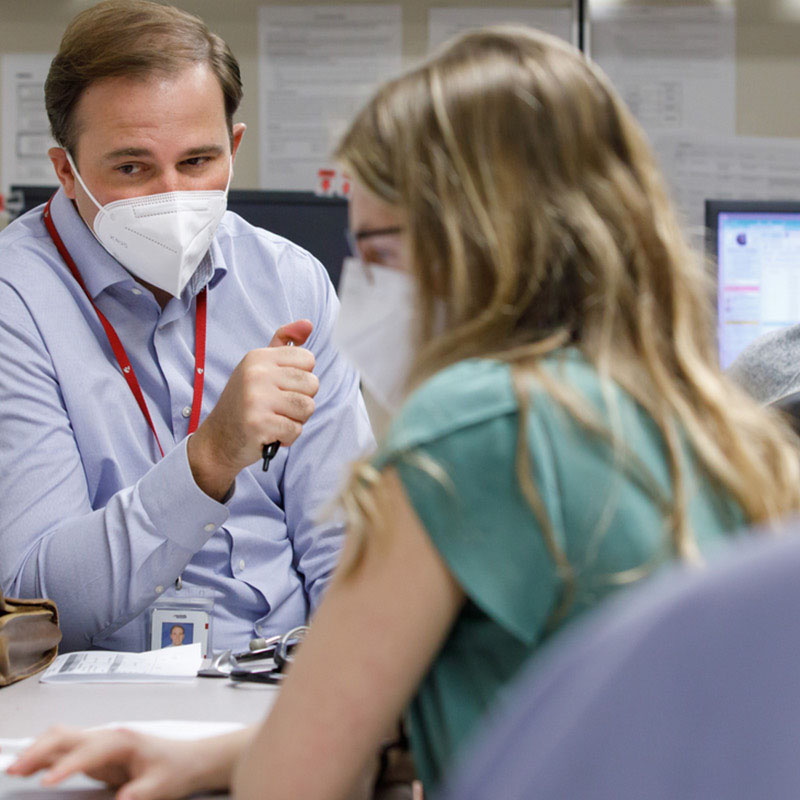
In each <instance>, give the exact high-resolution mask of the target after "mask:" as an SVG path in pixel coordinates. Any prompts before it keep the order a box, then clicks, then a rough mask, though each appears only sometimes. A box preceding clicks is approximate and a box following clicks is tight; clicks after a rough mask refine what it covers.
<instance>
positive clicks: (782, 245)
mask: <svg viewBox="0 0 800 800" xmlns="http://www.w3.org/2000/svg"><path fill="white" fill-rule="evenodd" d="M706 227H707V229H708V243H709V251H710V253H711V255H712V256H713V257H714V261H715V263H716V278H717V336H718V342H719V357H720V364H721V365H722V367H723V369H726V368H727V367H729V366H730V365H731V363H732V362H733V361H734V360H735V359H736V357H737V356H738V355H739V353H741V352H742V350H744V348H745V347H747V345H749V344H750V343H751V342H752V341H754V340H755V339H757V338H758V337H759V336H762V335H763V334H765V333H769V332H770V331H775V330H778V329H780V328H785V327H787V326H789V325H796V324H797V323H800V202H796V201H786V202H778V201H745V200H725V201H722V200H708V201H706Z"/></svg>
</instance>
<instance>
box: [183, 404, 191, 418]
mask: <svg viewBox="0 0 800 800" xmlns="http://www.w3.org/2000/svg"><path fill="white" fill-rule="evenodd" d="M181 414H183V416H184V417H186V418H187V419H188V418H189V417H191V416H192V409H191V406H184V407H183V411H181Z"/></svg>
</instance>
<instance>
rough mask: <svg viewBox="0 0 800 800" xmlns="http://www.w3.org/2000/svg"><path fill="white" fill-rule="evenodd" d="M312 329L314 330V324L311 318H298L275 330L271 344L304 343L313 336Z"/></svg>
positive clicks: (275, 345)
mask: <svg viewBox="0 0 800 800" xmlns="http://www.w3.org/2000/svg"><path fill="white" fill-rule="evenodd" d="M312 330H314V325H313V324H312V322H311V320H309V319H298V320H295V321H294V322H290V323H289V324H288V325H281V327H280V328H278V330H276V331H275V334H274V336H273V337H272V341H271V342H270V343H269V346H270V347H285V346H286V345H288V344H289V343H291V344H294V345H300V344H303V342H305V340H306V339H308V337H309V336H311V331H312Z"/></svg>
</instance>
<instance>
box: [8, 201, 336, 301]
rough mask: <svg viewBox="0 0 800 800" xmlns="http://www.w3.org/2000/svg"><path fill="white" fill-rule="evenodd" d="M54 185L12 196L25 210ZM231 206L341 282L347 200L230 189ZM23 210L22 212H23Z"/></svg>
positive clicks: (250, 221)
mask: <svg viewBox="0 0 800 800" xmlns="http://www.w3.org/2000/svg"><path fill="white" fill-rule="evenodd" d="M54 191H55V187H52V186H49V187H48V186H12V187H11V195H10V196H11V197H16V196H17V195H16V194H15V193H18V192H19V193H21V197H22V212H25V211H29V210H30V209H32V208H35V207H36V206H38V205H40V204H41V203H46V202H47V200H48V199H49V198H50V196H51V195H52V194H53V192H54ZM228 208H229V209H230V210H231V211H234V212H236V213H237V214H239V216H241V217H244V219H246V220H247V221H248V222H249V223H250V224H251V225H256V226H258V227H259V228H266V230H268V231H272V232H273V233H277V234H278V235H280V236H285V237H286V238H287V239H290V240H291V241H293V242H295V243H296V244H299V245H300V246H301V247H304V248H305V249H306V250H308V251H309V252H310V253H311V254H312V255H314V256H316V257H317V258H318V259H319V260H320V261H321V262H322V263H323V265H324V266H325V268H326V269H327V270H328V274H329V275H330V276H331V281H333V285H334V286H336V285H337V284H338V282H339V274H340V272H341V270H342V261H343V260H344V258H345V256H346V255H347V252H348V251H347V240H346V239H345V234H344V232H345V229H346V228H347V201H346V200H343V199H341V198H332V197H317V196H316V195H314V194H311V193H310V192H308V193H306V192H265V191H260V190H255V189H254V190H250V189H231V191H230V193H229V194H228ZM22 212H21V213H22Z"/></svg>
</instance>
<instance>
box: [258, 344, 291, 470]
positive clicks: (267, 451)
mask: <svg viewBox="0 0 800 800" xmlns="http://www.w3.org/2000/svg"><path fill="white" fill-rule="evenodd" d="M286 346H287V347H294V342H293V341H292V340H291V339H289V342H288V343H287V345H286ZM280 446H281V443H280V442H272V444H265V445H264V446H263V447H262V448H261V458H263V459H264V463H263V464H262V466H261V471H262V472H266V471H267V470H268V469H269V462H270V461H272V459H273V458H275V456H276V455H278V448H279V447H280Z"/></svg>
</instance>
